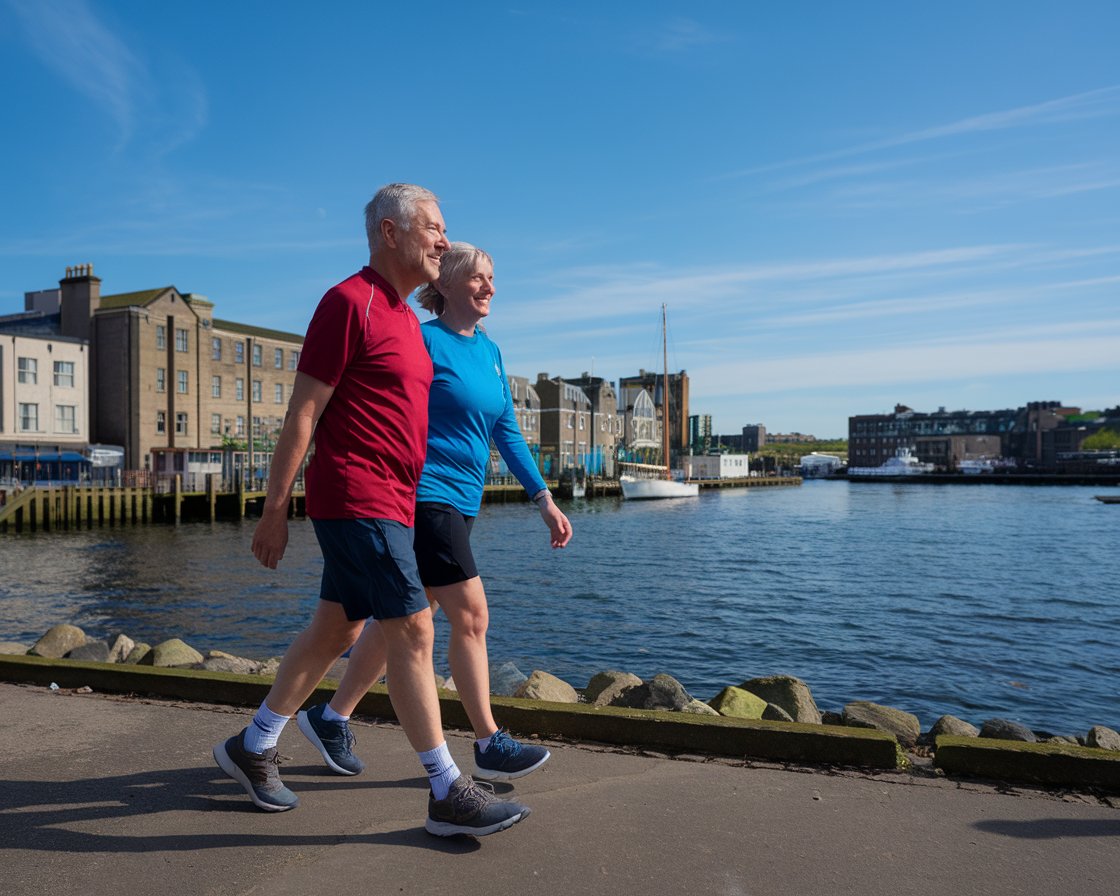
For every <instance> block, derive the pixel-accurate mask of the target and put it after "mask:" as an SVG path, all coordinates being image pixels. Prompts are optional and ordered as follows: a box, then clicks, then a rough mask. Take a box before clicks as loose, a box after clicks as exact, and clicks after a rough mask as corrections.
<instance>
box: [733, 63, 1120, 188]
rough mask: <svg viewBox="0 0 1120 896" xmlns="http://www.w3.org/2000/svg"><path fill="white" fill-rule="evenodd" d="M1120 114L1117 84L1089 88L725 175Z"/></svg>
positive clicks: (760, 171)
mask: <svg viewBox="0 0 1120 896" xmlns="http://www.w3.org/2000/svg"><path fill="white" fill-rule="evenodd" d="M1114 115H1120V84H1116V85H1110V86H1107V87H1101V88H1098V89H1096V90H1088V91H1085V92H1083V93H1076V94H1072V95H1070V96H1066V97H1060V98H1058V99H1054V100H1047V101H1045V102H1041V103H1034V104H1031V105H1027V106H1019V107H1016V108H1014V109H1003V110H999V111H996V112H988V113H985V114H982V115H973V116H969V117H967V118H961V119H958V120H957V121H953V122H949V123H947V124H943V125H935V126H933V127H928V128H920V129H918V130H913V131H907V132H905V133H902V134H897V135H895V136H893V137H885V138H883V139H881V140H874V141H870V142H867V143H860V144H857V145H854V146H848V147H843V148H840V149H836V150H832V151H831V152H823V153H817V154H815V155H810V156H802V157H799V158H795V159H785V160H783V161H778V162H771V163H769V164H765V165H756V166H754V167H751V168H744V169H742V170H741V171H736V172H732V173H730V174H727V175H724V177H747V176H750V175H755V174H763V173H768V172H772V171H780V170H782V169H789V168H795V167H801V166H807V165H814V164H817V163H819V162H830V161H834V160H836V159H843V158H848V157H852V156H859V155H865V154H869V153H874V152H878V151H881V150H885V149H893V148H895V147H900V146H907V145H912V144H917V143H927V142H931V141H936V140H944V139H946V138H949V137H961V136H965V135H969V134H977V133H987V132H992V131H1002V130H1010V129H1012V128H1025V127H1036V126H1042V125H1052V124H1065V123H1068V122H1070V121H1075V120H1082V119H1088V118H1103V117H1107V116H1114Z"/></svg>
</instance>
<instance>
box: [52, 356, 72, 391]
mask: <svg viewBox="0 0 1120 896" xmlns="http://www.w3.org/2000/svg"><path fill="white" fill-rule="evenodd" d="M54 384H55V385H56V386H61V387H63V388H65V389H73V388H74V362H73V361H55V362H54Z"/></svg>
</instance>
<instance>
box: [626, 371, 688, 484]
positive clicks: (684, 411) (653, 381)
mask: <svg viewBox="0 0 1120 896" xmlns="http://www.w3.org/2000/svg"><path fill="white" fill-rule="evenodd" d="M663 383H664V377H663V375H662V374H660V373H653V372H650V371H648V370H639V371H638V375H637V376H624V377H622V378H620V379H619V381H618V406H619V407H620V408H622V409H624V410H628V409H630V408H632V407H633V406H634V402H635V401H636V400H637V397H638V393H639V392H642V391H645V392H648V393H649V395H650V397H651V398H652V399H653V405H654V407H655V408H656V409H657V414H658V417H659V418H662V417H663V416H664V403H663V401H662V392H663ZM669 418H670V419H669V422H668V425H669V454H670V455H671V458H672V460H671V461H670V463H673V462H675V461H676V459H677V458H679V457H680V456H681V455H682V454H687V453H688V450H689V439H688V374H687V373H686V372H685V371H683V370H682V371H680V372H679V373H671V374H669Z"/></svg>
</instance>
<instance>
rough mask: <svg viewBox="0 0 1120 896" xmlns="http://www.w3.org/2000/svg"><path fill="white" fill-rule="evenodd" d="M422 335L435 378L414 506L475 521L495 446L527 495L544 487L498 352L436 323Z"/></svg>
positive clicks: (484, 340) (483, 340)
mask: <svg viewBox="0 0 1120 896" xmlns="http://www.w3.org/2000/svg"><path fill="white" fill-rule="evenodd" d="M420 334H421V336H423V338H424V345H425V347H426V348H427V349H428V354H429V355H431V358H432V367H433V368H434V370H435V375H434V377H433V378H432V390H431V392H430V393H429V395H428V456H427V459H426V460H425V461H424V471H423V472H422V473H421V474H420V484H419V486H418V487H417V489H416V500H417V501H438V502H439V503H441V504H450V505H451V506H452V507H454V508H455V509H456V510H458V511H459V512H460V513H461V514H463V515H464V516H476V515H477V514H478V509H479V507H481V506H482V487H483V484H484V483H485V480H486V465H487V463H488V462H489V460H490V441H491V439H492V440H493V441H494V444H495V445H497V446H498V451H499V452H500V453H501V455H502V458H503V459H504V460H505V462H506V464H507V465H508V466H509V469H510V472H512V473H513V475H514V476H516V477H517V481H518V482H520V483H521V484H522V485H523V486H524V487H525V490H526V491H527V492H528V493H529V494H530V495H534V494H536V493H537V492H539V491H540V490H541V489H543V488H545V487H546V486H545V482H544V480H543V479H542V478H541V474H540V472H539V471H538V470H537V466H536V464H535V463H534V461H533V456H532V455H531V454H530V453H529V448H528V446H526V444H525V439H524V437H523V436H522V435H521V429H520V427H518V425H517V418H516V416H515V415H514V412H513V396H511V395H510V392H509V381H508V380H507V379H506V371H505V367H504V366H503V364H502V353H501V352H500V351H498V346H496V345H495V344H494V343H493V342H491V341H490V338H489V337H488V336H487V335H486V334H485V333H483V332H482V331H481V330H479V329H477V328H476V329H475V333H474V335H473V336H460V335H459V334H458V333H454V332H452V331H451V330H449V329H448V328H447V327H446V326H444V325H443V324H442V323H440V321H439V320H438V319H437V320H430V321H427V322H426V323H425V324H424V325H423V326H421V327H420Z"/></svg>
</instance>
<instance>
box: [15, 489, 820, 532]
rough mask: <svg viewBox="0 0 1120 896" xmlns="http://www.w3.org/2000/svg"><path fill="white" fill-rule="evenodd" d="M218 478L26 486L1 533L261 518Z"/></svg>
mask: <svg viewBox="0 0 1120 896" xmlns="http://www.w3.org/2000/svg"><path fill="white" fill-rule="evenodd" d="M694 481H695V482H696V483H697V484H698V485H699V486H700V488H701V489H713V488H763V487H773V486H794V485H800V484H801V479H800V478H799V477H797V476H757V477H744V478H739V479H697V480H694ZM219 485H220V483H219V482H218V477H216V476H210V477H208V478H207V482H206V490H205V491H183V489H182V480H181V479H180V478H179V477H176V478H175V480H173V481H172V483H171V490H170V491H158V490H156V489H154V488H151V487H141V486H135V487H113V486H94V485H65V486H28V487H27V488H25V489H22V490H21V491H19V492H18V493H14V494H12V493H10V494H9V495H8V498H7V501H6V503H4V504H3V505H0V535H2V534H6V533H22V532H53V531H65V530H75V529H93V528H101V527H105V526H109V527H112V526H127V525H136V524H138V523H143V524H147V523H161V524H171V525H178V524H179V523H183V522H192V523H198V522H203V523H205V522H210V523H213V522H217V521H236V520H241V519H245V518H246V517H253V518H256V517H259V516H260V514H261V511H262V510H263V507H264V499H265V495H266V492H265V491H264V490H263V489H253V490H246V489H244V488H239V489H237V490H235V491H220V490H219ZM548 485H549V488H550V489H552V490H553V491H554V492H556V493H557V495H558V496H559V497H561V498H565V497H570V495H567V494H565V493H564V489H563V487H562V486H561V485H559V484H558V483H557V482H555V481H551V482H549V483H548ZM621 494H622V491H621V489H620V487H619V484H618V480H617V479H600V478H589V479H588V480H587V482H586V485H585V493H584V496H583V497H584V499H585V500H586V499H593V498H617V497H620V496H621ZM482 500H483V503H484V504H511V503H520V502H525V501H527V500H528V498H527V496H526V494H525V489H523V488H522V487H521V486H520V485H517V484H512V483H500V484H492V485H487V486H486V488H485V490H484V492H483V497H482ZM306 512H307V503H306V498H305V493H304V491H303V489H302V488H299V489H297V490H295V491H293V492H292V497H291V502H290V508H289V511H288V515H289V517H293V518H295V517H303V516H304V515H305V514H306Z"/></svg>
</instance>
